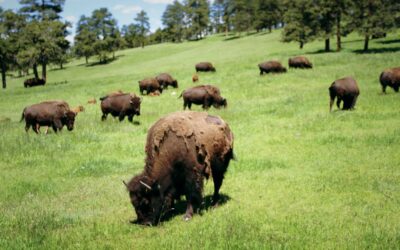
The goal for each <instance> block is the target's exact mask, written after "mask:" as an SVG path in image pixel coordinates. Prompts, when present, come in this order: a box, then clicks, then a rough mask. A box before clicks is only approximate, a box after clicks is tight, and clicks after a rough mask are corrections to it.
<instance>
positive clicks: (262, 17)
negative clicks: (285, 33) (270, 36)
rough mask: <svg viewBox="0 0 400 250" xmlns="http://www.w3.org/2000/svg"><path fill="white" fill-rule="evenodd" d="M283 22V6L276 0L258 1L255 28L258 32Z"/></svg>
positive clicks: (270, 28) (270, 29)
mask: <svg viewBox="0 0 400 250" xmlns="http://www.w3.org/2000/svg"><path fill="white" fill-rule="evenodd" d="M281 20H282V14H281V4H280V2H279V1H276V0H257V2H256V15H255V25H254V26H255V28H256V30H257V31H259V30H262V29H269V31H270V32H271V31H272V27H273V26H276V25H277V24H278V23H279V22H280V21H281Z"/></svg>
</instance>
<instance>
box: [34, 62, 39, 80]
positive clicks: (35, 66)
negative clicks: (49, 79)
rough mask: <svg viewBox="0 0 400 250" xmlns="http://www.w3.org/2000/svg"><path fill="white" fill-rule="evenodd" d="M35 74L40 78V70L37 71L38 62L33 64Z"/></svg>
mask: <svg viewBox="0 0 400 250" xmlns="http://www.w3.org/2000/svg"><path fill="white" fill-rule="evenodd" d="M33 74H34V75H35V78H36V79H39V74H38V71H37V64H36V63H35V64H33Z"/></svg>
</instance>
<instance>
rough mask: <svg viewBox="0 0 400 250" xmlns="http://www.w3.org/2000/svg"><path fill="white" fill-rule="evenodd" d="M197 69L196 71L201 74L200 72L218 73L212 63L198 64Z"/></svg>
mask: <svg viewBox="0 0 400 250" xmlns="http://www.w3.org/2000/svg"><path fill="white" fill-rule="evenodd" d="M195 69H196V72H199V71H203V72H208V71H211V72H215V71H216V69H215V68H214V66H213V65H212V63H210V62H200V63H198V64H196V65H195Z"/></svg>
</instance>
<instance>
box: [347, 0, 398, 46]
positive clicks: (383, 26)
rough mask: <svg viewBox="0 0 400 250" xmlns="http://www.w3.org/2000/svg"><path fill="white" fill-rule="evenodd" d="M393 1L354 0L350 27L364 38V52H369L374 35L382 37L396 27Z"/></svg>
mask: <svg viewBox="0 0 400 250" xmlns="http://www.w3.org/2000/svg"><path fill="white" fill-rule="evenodd" d="M392 2H393V1H392V0H353V6H354V8H353V14H352V15H351V16H352V19H351V22H350V25H351V27H352V28H353V29H354V30H356V31H357V32H358V33H359V34H360V35H362V36H364V51H367V50H368V47H369V40H370V38H371V36H373V35H381V34H384V33H386V32H388V31H390V30H391V29H392V28H393V27H395V15H394V14H395V13H394V12H393V9H392V6H391V3H392Z"/></svg>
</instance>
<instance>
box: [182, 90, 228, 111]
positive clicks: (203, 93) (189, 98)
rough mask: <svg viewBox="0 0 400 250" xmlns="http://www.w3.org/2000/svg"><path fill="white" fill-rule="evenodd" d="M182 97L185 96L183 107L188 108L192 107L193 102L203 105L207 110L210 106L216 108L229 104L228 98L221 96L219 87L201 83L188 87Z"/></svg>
mask: <svg viewBox="0 0 400 250" xmlns="http://www.w3.org/2000/svg"><path fill="white" fill-rule="evenodd" d="M180 97H183V109H186V107H189V109H191V107H192V103H194V104H197V105H202V107H203V109H206V110H207V109H208V108H209V107H210V106H214V107H215V108H219V107H221V106H223V107H226V106H227V101H226V99H225V98H223V97H222V96H221V93H220V91H219V89H218V88H217V87H215V86H213V85H199V86H195V87H193V88H189V89H186V90H184V91H183V92H182V94H181V95H180V96H179V98H180Z"/></svg>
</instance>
